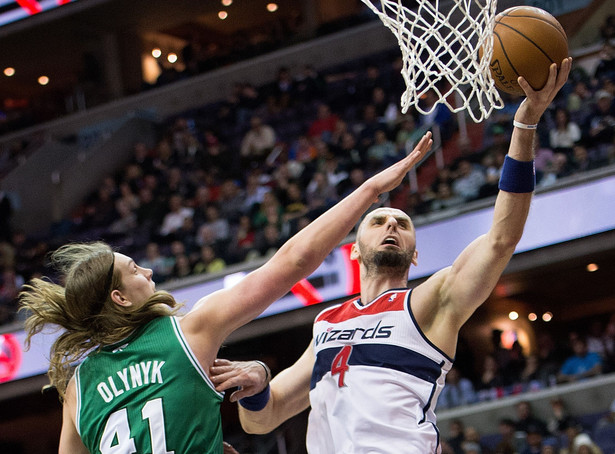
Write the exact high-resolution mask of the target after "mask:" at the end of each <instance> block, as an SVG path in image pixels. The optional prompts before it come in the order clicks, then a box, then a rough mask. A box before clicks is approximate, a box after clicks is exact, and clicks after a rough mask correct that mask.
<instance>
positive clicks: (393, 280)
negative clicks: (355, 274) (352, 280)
mask: <svg viewBox="0 0 615 454" xmlns="http://www.w3.org/2000/svg"><path fill="white" fill-rule="evenodd" d="M407 286H408V280H407V279H406V278H403V277H392V276H390V275H386V274H385V275H381V276H370V277H368V278H363V279H361V302H362V303H363V304H367V303H369V302H370V301H372V300H374V298H376V297H377V296H379V295H381V294H382V293H384V292H386V291H387V290H391V289H394V288H406V287H407Z"/></svg>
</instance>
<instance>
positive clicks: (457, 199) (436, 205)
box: [430, 181, 465, 211]
mask: <svg viewBox="0 0 615 454" xmlns="http://www.w3.org/2000/svg"><path fill="white" fill-rule="evenodd" d="M464 202H465V199H464V198H463V197H461V196H460V195H457V194H455V193H454V192H453V188H452V187H451V184H449V183H446V182H443V181H442V182H440V183H439V184H438V188H437V192H436V193H435V194H434V196H433V198H432V200H431V203H430V209H431V211H439V210H445V209H447V208H451V207H455V206H460V205H462V204H463V203H464Z"/></svg>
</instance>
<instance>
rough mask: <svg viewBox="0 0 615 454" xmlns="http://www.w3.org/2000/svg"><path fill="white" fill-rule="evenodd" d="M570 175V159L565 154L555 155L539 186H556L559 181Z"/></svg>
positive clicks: (544, 170) (547, 166)
mask: <svg viewBox="0 0 615 454" xmlns="http://www.w3.org/2000/svg"><path fill="white" fill-rule="evenodd" d="M569 174H570V169H569V167H568V157H567V156H566V155H565V154H564V153H553V156H552V158H551V159H550V160H549V161H548V162H547V165H546V167H545V168H544V169H543V172H542V176H541V178H540V183H538V186H540V187H547V186H551V185H552V184H554V183H555V182H556V181H557V180H558V179H560V178H563V177H566V176H568V175H569Z"/></svg>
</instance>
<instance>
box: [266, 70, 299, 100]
mask: <svg viewBox="0 0 615 454" xmlns="http://www.w3.org/2000/svg"><path fill="white" fill-rule="evenodd" d="M268 91H269V97H270V98H271V99H272V100H273V101H274V102H275V104H276V105H277V106H278V107H279V108H281V109H286V108H287V107H289V106H290V105H292V103H293V101H294V100H295V99H294V93H295V82H294V80H293V77H292V75H291V73H290V69H289V68H287V67H286V66H281V67H280V68H278V72H277V74H276V79H275V81H274V82H273V83H272V84H271V88H270V89H269V90H268Z"/></svg>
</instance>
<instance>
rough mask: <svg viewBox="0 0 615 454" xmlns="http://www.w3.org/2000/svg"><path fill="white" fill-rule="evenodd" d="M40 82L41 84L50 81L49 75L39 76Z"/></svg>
mask: <svg viewBox="0 0 615 454" xmlns="http://www.w3.org/2000/svg"><path fill="white" fill-rule="evenodd" d="M38 83H39V85H47V84H48V83H49V77H47V76H40V77H39V78H38Z"/></svg>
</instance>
